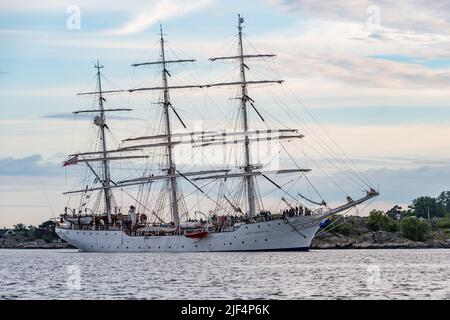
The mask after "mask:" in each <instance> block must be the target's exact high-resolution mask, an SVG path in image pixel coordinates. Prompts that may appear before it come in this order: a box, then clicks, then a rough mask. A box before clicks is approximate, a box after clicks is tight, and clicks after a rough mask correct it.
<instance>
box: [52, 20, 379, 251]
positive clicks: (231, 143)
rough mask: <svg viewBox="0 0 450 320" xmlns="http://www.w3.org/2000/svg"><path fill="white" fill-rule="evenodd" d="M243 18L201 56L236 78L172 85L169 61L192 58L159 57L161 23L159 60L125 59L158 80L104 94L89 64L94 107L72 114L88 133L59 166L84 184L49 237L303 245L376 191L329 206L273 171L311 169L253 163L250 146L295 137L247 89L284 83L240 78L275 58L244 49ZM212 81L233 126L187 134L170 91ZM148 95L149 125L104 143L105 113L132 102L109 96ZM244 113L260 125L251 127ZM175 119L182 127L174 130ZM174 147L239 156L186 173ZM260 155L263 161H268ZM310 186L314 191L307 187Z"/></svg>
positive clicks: (301, 173) (120, 247)
mask: <svg viewBox="0 0 450 320" xmlns="http://www.w3.org/2000/svg"><path fill="white" fill-rule="evenodd" d="M243 23H244V19H243V18H242V17H241V16H239V15H238V26H237V28H238V34H237V37H238V41H237V52H236V54H235V55H231V56H221V57H214V58H210V60H211V61H212V62H214V61H224V62H234V63H235V66H236V69H237V70H238V74H239V78H238V79H237V80H236V81H229V82H217V83H208V84H199V85H197V84H185V85H172V84H171V83H170V81H169V80H170V78H171V77H172V74H171V71H170V70H169V69H170V67H172V66H174V65H177V64H184V63H189V62H194V61H195V60H194V59H179V58H178V59H171V58H168V57H167V48H166V46H167V43H166V40H165V37H164V34H163V31H162V28H160V39H159V43H158V45H159V59H157V60H156V61H151V62H142V63H136V64H134V65H133V67H139V66H153V67H157V68H158V70H159V71H160V79H159V81H160V82H158V83H159V85H157V86H153V87H138V88H133V89H128V90H103V88H102V80H103V75H102V68H103V66H101V65H100V63H99V62H98V61H97V64H96V65H95V68H96V82H97V83H96V86H97V88H96V90H95V91H92V92H85V93H80V94H79V95H84V96H92V97H93V98H94V101H95V105H94V108H92V109H86V110H80V111H75V112H74V113H75V114H86V115H87V116H91V119H92V124H93V130H94V134H93V135H92V141H91V143H90V147H91V148H90V149H89V150H85V151H84V152H77V153H73V154H70V155H69V158H68V160H66V161H65V162H64V164H63V166H66V167H67V166H72V165H82V167H83V170H85V174H84V175H83V181H85V183H84V184H83V187H81V188H75V189H74V190H70V191H67V192H66V193H65V194H66V195H68V196H70V198H71V199H74V197H75V202H76V207H75V206H67V207H66V208H65V209H64V213H62V214H61V215H60V218H58V220H57V226H56V233H57V234H58V236H59V237H60V238H61V239H63V240H65V241H67V242H68V243H70V244H72V245H74V246H75V247H77V248H78V249H79V250H80V251H92V252H220V251H294V250H308V249H309V247H310V244H311V241H312V239H313V238H314V236H315V235H316V233H317V232H318V230H319V228H320V227H321V226H323V224H324V223H325V222H326V221H327V219H328V218H330V216H332V215H336V214H339V213H341V212H345V211H347V210H350V209H352V208H355V207H356V206H358V205H360V204H362V203H364V202H366V201H368V200H371V199H372V198H374V197H376V196H377V195H378V192H377V191H375V190H374V189H373V188H371V187H367V188H366V189H365V190H362V192H363V193H362V194H361V196H360V197H358V198H357V199H355V200H353V199H352V198H351V197H350V196H347V197H346V199H345V201H344V203H341V204H337V205H334V206H332V205H331V204H329V203H328V202H327V201H325V200H324V199H320V200H317V199H316V200H313V199H311V198H310V197H307V196H305V194H304V193H302V191H301V190H295V188H292V186H291V185H289V184H288V183H281V182H279V181H278V177H284V180H283V181H285V180H286V177H293V178H294V179H303V180H305V179H306V181H309V180H307V179H308V178H307V177H308V173H309V172H310V171H311V169H309V168H303V167H301V166H299V165H298V164H296V162H295V160H294V159H293V158H291V160H292V161H291V162H292V166H291V167H284V165H279V166H277V167H276V168H273V166H272V167H271V166H269V165H268V164H267V163H263V162H262V161H261V160H260V159H257V157H256V156H255V154H254V150H255V146H258V145H259V144H264V145H265V146H267V145H269V147H268V149H267V150H266V151H265V152H266V153H267V154H268V155H273V157H271V158H272V160H273V158H274V157H277V156H279V154H280V152H281V151H286V152H288V151H289V150H287V148H285V146H284V145H283V142H289V143H295V141H301V140H302V139H303V138H304V135H303V134H302V133H301V132H300V131H299V129H295V128H289V127H286V126H283V127H282V128H272V127H269V125H268V124H267V121H266V120H265V118H264V114H263V113H262V112H260V110H258V109H259V108H258V107H257V103H256V102H255V100H257V99H256V98H255V97H254V96H252V93H251V87H252V86H255V85H269V84H274V85H277V84H282V83H283V80H249V78H248V75H247V72H248V70H249V69H250V68H249V65H248V61H250V60H252V59H264V58H271V57H274V55H273V54H260V53H255V54H253V53H252V54H248V53H246V52H245V51H244V41H243V32H242V30H243ZM215 87H230V88H235V89H236V90H237V91H236V92H237V94H236V96H234V97H232V98H231V99H233V100H234V101H235V102H236V118H235V126H234V129H233V130H232V131H225V130H218V129H217V128H216V129H214V128H207V129H204V130H203V129H202V130H189V129H188V126H187V125H186V124H185V122H184V121H183V119H182V117H181V116H180V114H179V112H177V108H176V106H174V105H173V104H172V101H171V95H170V94H171V93H172V92H175V91H177V90H183V89H192V90H196V89H198V90H212V89H214V88H215ZM147 91H150V92H158V93H160V94H159V96H158V100H157V101H156V102H154V104H155V105H156V108H158V111H159V112H158V118H157V119H152V120H154V121H155V123H156V125H153V126H152V130H151V133H150V134H147V135H141V136H135V137H130V138H127V139H124V140H123V141H120V142H119V143H118V145H117V146H115V147H113V143H112V141H110V140H108V137H109V135H108V133H109V131H110V130H112V128H111V129H110V128H109V126H108V123H109V122H108V121H109V120H110V119H112V117H111V118H110V117H109V115H110V114H112V113H114V112H124V111H130V109H131V108H115V107H111V106H109V103H108V99H107V97H108V95H109V94H114V93H117V94H120V93H128V94H132V93H133V92H147ZM107 115H108V116H107ZM251 117H253V120H256V121H259V124H260V125H261V126H258V127H257V128H255V126H251V123H252V122H251V121H250V118H251ZM174 122H176V123H177V124H178V126H180V125H181V128H182V129H183V130H181V131H180V130H178V131H177V130H174ZM274 145H276V146H277V148H278V149H277V148H275V147H274ZM181 146H189V147H190V148H192V149H195V150H202V152H203V153H202V158H203V157H205V158H208V156H209V155H211V154H213V151H211V150H212V149H214V148H221V149H222V150H225V153H226V154H225V157H226V158H227V156H228V153H230V154H231V153H232V152H234V153H236V154H238V157H237V158H236V159H238V160H236V161H234V163H232V164H228V165H224V166H223V167H217V165H210V166H209V167H206V166H205V165H199V166H198V168H196V169H194V170H185V169H184V168H185V167H186V166H183V168H180V166H179V161H180V159H179V158H180V157H179V156H178V158H177V154H176V152H175V149H176V148H178V147H181ZM288 154H289V153H288ZM228 158H229V157H228ZM262 158H264V159H266V160H267V158H268V157H262ZM289 158H290V157H288V159H289ZM124 161H127V162H131V163H135V168H138V169H136V170H134V172H137V173H136V175H135V176H134V177H130V176H129V175H128V176H127V178H123V176H120V174H119V173H118V171H120V166H117V167H116V166H115V164H116V163H121V162H124ZM194 162H195V159H194ZM230 162H232V161H230ZM113 164H114V165H113ZM263 182H264V183H266V185H268V186H269V187H270V188H272V189H273V190H276V191H277V192H278V193H277V194H278V195H281V196H280V197H279V198H278V199H276V200H277V201H279V205H278V208H277V209H276V210H274V209H266V208H267V207H268V206H267V205H266V204H265V200H266V197H265V195H263V194H262V193H261V190H260V184H262V183H263ZM287 186H288V187H287ZM269 187H266V189H267V188H269ZM311 187H312V188H313V190H316V189H315V187H314V186H313V185H312V186H311ZM117 192H121V193H122V194H125V195H126V196H127V199H128V203H127V205H126V207H122V206H123V205H122V203H123V201H120V200H119V199H118V196H117ZM317 194H319V193H317ZM189 197H191V198H192V197H193V198H194V199H195V201H198V202H199V203H201V202H205V203H207V206H209V207H208V208H207V209H206V210H196V208H197V207H196V204H194V205H192V202H193V201H192V200H191V203H189V201H188V198H189ZM272 198H273V197H272ZM272 200H273V199H272ZM195 201H194V202H195Z"/></svg>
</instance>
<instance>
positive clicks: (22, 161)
mask: <svg viewBox="0 0 450 320" xmlns="http://www.w3.org/2000/svg"><path fill="white" fill-rule="evenodd" d="M62 172H63V170H61V168H60V166H58V165H56V164H55V163H49V162H45V161H44V160H43V158H42V156H41V155H38V154H35V155H31V156H28V157H24V158H13V157H8V158H1V159H0V176H3V177H5V176H10V177H11V176H18V177H39V176H41V177H45V176H55V175H60V174H62ZM2 184H8V181H7V180H4V182H3V183H2Z"/></svg>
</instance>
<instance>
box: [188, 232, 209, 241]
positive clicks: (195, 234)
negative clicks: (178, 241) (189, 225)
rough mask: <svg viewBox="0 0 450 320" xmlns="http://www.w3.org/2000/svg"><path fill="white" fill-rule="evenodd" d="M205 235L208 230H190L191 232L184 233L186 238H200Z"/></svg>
mask: <svg viewBox="0 0 450 320" xmlns="http://www.w3.org/2000/svg"><path fill="white" fill-rule="evenodd" d="M207 235H208V231H205V230H197V231H191V232H186V233H185V234H184V236H185V237H186V238H191V239H201V238H203V237H206V236H207Z"/></svg>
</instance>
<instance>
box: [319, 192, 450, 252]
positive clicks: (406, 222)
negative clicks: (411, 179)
mask: <svg viewBox="0 0 450 320" xmlns="http://www.w3.org/2000/svg"><path fill="white" fill-rule="evenodd" d="M421 243H423V244H421ZM313 247H316V248H345V247H347V248H375V247H381V248H382V247H399V248H400V247H445V248H448V247H450V191H443V192H441V193H440V194H439V196H438V197H436V198H433V197H429V196H425V197H419V198H416V199H414V200H413V201H412V203H411V205H409V206H408V207H407V208H406V209H403V208H401V207H400V206H394V207H393V208H392V209H390V210H388V211H386V212H384V211H381V210H372V211H371V212H370V214H369V216H367V217H358V216H350V217H345V216H344V217H343V216H334V217H332V219H331V220H330V222H329V224H328V225H327V226H326V227H325V228H324V229H323V231H322V232H321V231H319V233H318V236H317V237H316V238H315V239H314V241H313Z"/></svg>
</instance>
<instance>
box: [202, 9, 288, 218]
mask: <svg viewBox="0 0 450 320" xmlns="http://www.w3.org/2000/svg"><path fill="white" fill-rule="evenodd" d="M243 23H244V18H242V17H241V15H240V14H238V31H239V32H238V40H239V44H238V50H239V52H238V55H236V56H228V57H214V58H210V59H209V60H211V61H217V60H230V59H237V60H238V61H239V65H240V82H229V83H217V84H210V85H207V87H213V86H223V85H240V87H241V90H240V91H241V96H240V97H239V99H240V100H241V104H240V108H241V112H242V123H241V127H242V130H243V133H244V137H245V138H244V141H243V142H244V166H243V168H242V169H243V174H242V176H243V177H244V179H245V184H246V189H247V204H248V215H249V216H250V217H253V216H254V215H255V214H256V189H255V178H254V175H253V174H252V172H253V169H255V168H257V166H256V165H255V164H252V162H251V161H252V159H251V151H250V138H249V120H248V108H247V107H248V102H250V104H251V106H252V107H253V108H254V109H255V111H256V112H257V113H258V116H259V117H260V118H261V119H262V120H263V121H264V119H263V118H262V117H261V115H260V114H259V112H258V110H257V109H256V107H255V106H254V105H253V103H252V102H253V100H252V99H251V98H250V97H249V95H248V90H247V86H248V85H249V84H264V83H282V82H283V80H259V81H247V79H246V74H245V69H249V68H248V66H247V65H246V64H245V59H249V58H264V57H274V56H275V55H274V54H251V55H246V54H244V46H243V43H242V24H243Z"/></svg>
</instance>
